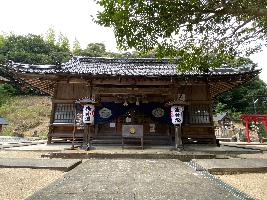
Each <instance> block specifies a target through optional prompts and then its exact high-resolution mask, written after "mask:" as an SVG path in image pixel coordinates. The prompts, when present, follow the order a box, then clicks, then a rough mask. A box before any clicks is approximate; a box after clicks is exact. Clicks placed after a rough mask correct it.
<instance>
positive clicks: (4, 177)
mask: <svg viewBox="0 0 267 200" xmlns="http://www.w3.org/2000/svg"><path fill="white" fill-rule="evenodd" d="M42 154H43V153H42V152H31V151H0V158H41V155H42ZM63 174H64V172H61V171H56V170H48V169H28V168H0V183H1V184H0V199H5V200H21V199H25V198H27V197H28V196H29V195H31V194H33V193H34V192H35V191H37V190H39V189H41V188H43V187H45V186H46V185H48V184H49V183H51V182H53V181H54V180H56V179H57V178H59V177H60V176H62V175H63Z"/></svg>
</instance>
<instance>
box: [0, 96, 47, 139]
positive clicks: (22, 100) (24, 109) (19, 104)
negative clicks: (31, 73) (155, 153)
mask: <svg viewBox="0 0 267 200" xmlns="http://www.w3.org/2000/svg"><path fill="white" fill-rule="evenodd" d="M50 106H51V105H50V100H49V99H48V98H47V97H35V96H13V97H11V96H9V99H8V101H7V102H5V103H4V104H2V105H0V116H3V117H5V118H6V119H7V120H8V122H9V124H8V125H7V126H4V130H3V134H4V135H12V134H13V133H14V132H16V133H24V132H25V131H29V130H30V129H33V128H36V127H37V126H40V125H41V124H42V123H43V122H44V123H45V127H44V130H43V131H45V130H46V133H47V131H48V128H47V122H48V119H49V115H50Z"/></svg>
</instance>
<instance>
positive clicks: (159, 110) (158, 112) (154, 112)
mask: <svg viewBox="0 0 267 200" xmlns="http://www.w3.org/2000/svg"><path fill="white" fill-rule="evenodd" d="M164 113H165V112H164V110H163V109H162V108H155V109H153V110H152V115H153V116H154V117H156V118H160V117H163V116H164Z"/></svg>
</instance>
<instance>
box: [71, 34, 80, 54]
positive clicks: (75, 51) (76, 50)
mask: <svg viewBox="0 0 267 200" xmlns="http://www.w3.org/2000/svg"><path fill="white" fill-rule="evenodd" d="M81 52H82V48H81V45H80V42H79V41H78V40H77V39H76V38H75V40H74V42H73V46H72V53H73V55H77V56H79V55H81Z"/></svg>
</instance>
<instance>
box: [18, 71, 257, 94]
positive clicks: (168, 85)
mask: <svg viewBox="0 0 267 200" xmlns="http://www.w3.org/2000/svg"><path fill="white" fill-rule="evenodd" d="M17 76H18V78H19V79H21V80H23V81H25V82H27V83H28V84H30V85H31V86H33V87H34V88H37V89H39V90H40V91H42V92H45V93H47V94H49V95H51V96H53V95H54V91H55V88H56V85H57V83H58V82H62V83H72V84H75V83H77V84H86V85H87V86H92V87H94V88H95V89H96V90H97V91H98V93H104V94H107V95H113V94H117V95H123V94H136V95H141V94H147V95H153V94H161V95H162V96H168V95H171V94H172V93H173V88H175V87H176V88H177V87H183V86H186V85H188V86H189V85H203V84H208V85H209V90H210V93H211V96H212V97H215V96H217V95H218V94H220V93H223V92H225V91H227V90H230V89H232V88H234V87H236V86H238V85H240V84H243V83H245V82H247V81H249V80H250V79H252V78H253V77H255V76H256V75H255V74H249V73H248V74H245V75H242V76H241V75H239V76H228V77H223V78H222V77H219V78H216V77H212V78H207V79H205V80H203V79H202V80H198V79H196V78H195V79H187V80H180V79H175V78H172V77H167V78H166V77H164V78H157V77H156V78H144V77H143V78H138V77H128V78H126V77H109V78H108V77H107V78H103V77H102V78H101V77H100V78H99V77H86V78H84V77H83V78H81V77H67V76H61V77H58V76H43V75H35V76H34V75H32V74H31V75H25V74H20V75H18V74H17Z"/></svg>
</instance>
